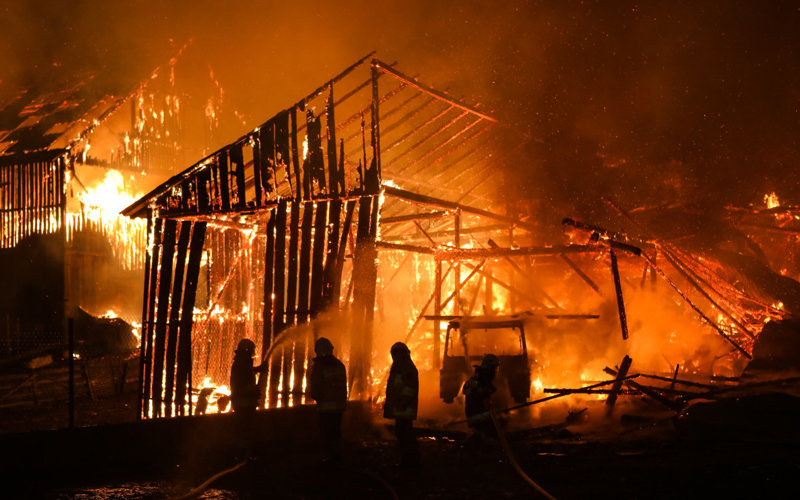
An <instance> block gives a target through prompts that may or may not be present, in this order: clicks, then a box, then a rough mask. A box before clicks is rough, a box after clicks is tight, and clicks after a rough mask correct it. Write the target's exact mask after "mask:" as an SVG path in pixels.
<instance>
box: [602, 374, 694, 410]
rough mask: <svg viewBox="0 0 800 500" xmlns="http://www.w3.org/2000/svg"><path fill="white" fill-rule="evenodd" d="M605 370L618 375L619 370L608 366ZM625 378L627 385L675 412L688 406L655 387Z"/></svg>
mask: <svg viewBox="0 0 800 500" xmlns="http://www.w3.org/2000/svg"><path fill="white" fill-rule="evenodd" d="M603 371H604V372H606V373H608V374H609V375H612V376H617V371H616V370H612V369H611V368H608V367H606V368H604V369H603ZM623 380H624V382H623V383H624V384H625V385H626V386H628V387H630V388H631V389H635V390H638V391H641V392H642V393H644V394H645V395H646V396H648V397H650V398H651V399H653V400H655V401H658V402H659V403H661V404H662V405H664V406H666V407H667V408H669V409H670V410H672V411H674V412H679V411H681V410H683V408H684V407H685V406H686V405H685V404H684V403H681V402H678V401H673V400H671V399H669V398H668V397H665V396H662V395H661V394H659V393H658V392H657V391H656V390H654V389H650V388H647V387H645V386H643V385H639V384H638V383H636V382H634V381H633V380H625V379H623Z"/></svg>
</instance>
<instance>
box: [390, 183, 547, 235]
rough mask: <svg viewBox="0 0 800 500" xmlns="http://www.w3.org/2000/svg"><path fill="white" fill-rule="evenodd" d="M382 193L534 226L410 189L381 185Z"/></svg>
mask: <svg viewBox="0 0 800 500" xmlns="http://www.w3.org/2000/svg"><path fill="white" fill-rule="evenodd" d="M383 190H384V193H385V194H386V195H388V196H394V197H395V198H400V199H402V200H406V201H408V202H411V203H416V204H419V205H428V206H434V207H438V208H443V209H446V210H460V211H461V213H465V214H472V215H479V216H481V217H486V218H488V219H493V220H497V221H501V222H505V223H506V224H512V225H515V226H517V227H519V228H522V229H527V230H529V231H535V230H536V226H535V225H533V224H530V223H528V222H523V221H520V220H516V219H513V218H510V217H506V216H503V215H499V214H495V213H492V212H489V211H486V210H481V209H479V208H473V207H470V206H469V205H463V204H461V203H455V202H452V201H447V200H441V199H438V198H434V197H432V196H425V195H422V194H418V193H412V192H410V191H406V190H404V189H399V188H396V187H392V186H387V185H385V184H384V185H383Z"/></svg>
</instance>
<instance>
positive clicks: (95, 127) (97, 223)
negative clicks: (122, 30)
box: [0, 44, 223, 356]
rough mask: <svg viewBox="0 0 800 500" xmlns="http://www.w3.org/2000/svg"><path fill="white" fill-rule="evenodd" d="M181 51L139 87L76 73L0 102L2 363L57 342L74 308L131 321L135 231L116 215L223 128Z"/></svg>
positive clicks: (138, 229) (200, 69)
mask: <svg viewBox="0 0 800 500" xmlns="http://www.w3.org/2000/svg"><path fill="white" fill-rule="evenodd" d="M190 50H191V44H189V45H187V46H186V47H184V48H183V49H181V51H179V53H178V54H177V55H176V56H175V57H174V58H173V59H172V60H170V61H169V62H168V63H167V64H165V65H163V66H162V67H159V68H157V69H156V70H155V71H154V72H153V73H152V74H150V75H149V76H148V77H147V78H146V79H144V80H143V81H141V82H139V83H138V84H130V85H127V84H126V83H124V82H122V81H120V80H118V79H115V78H114V77H112V76H110V75H108V74H106V73H103V72H94V73H90V72H85V73H80V74H75V75H72V76H71V77H70V78H69V79H68V80H67V81H61V80H59V81H54V82H51V83H50V84H47V85H45V86H44V87H43V86H42V85H39V86H37V87H36V88H26V89H23V90H20V91H18V92H17V93H16V94H14V95H11V96H10V98H9V99H8V100H7V102H2V103H0V266H2V268H0V273H2V275H3V276H4V286H3V290H2V291H0V320H1V321H0V324H2V326H1V327H0V331H2V332H3V333H2V335H0V345H2V351H3V355H5V356H10V355H17V354H21V353H23V352H24V351H25V350H27V349H28V348H29V347H31V346H35V345H37V344H42V343H48V342H49V343H52V342H60V341H61V340H63V339H59V338H57V337H58V336H59V335H60V336H62V337H63V335H62V334H61V333H59V334H58V335H55V333H54V332H64V331H65V322H64V319H65V318H66V317H73V318H74V317H77V315H78V314H79V313H78V310H79V309H82V310H84V311H85V312H88V313H89V314H91V315H94V316H100V315H110V316H112V317H113V316H123V317H125V318H127V320H128V321H131V320H134V319H136V314H135V313H134V311H136V310H138V303H137V302H136V300H135V299H133V300H132V299H131V298H130V297H131V296H138V295H139V290H140V289H141V288H140V287H141V282H140V280H139V279H138V274H139V273H140V272H141V269H142V268H143V266H144V248H145V246H146V226H145V225H144V224H143V223H142V222H141V221H138V220H131V219H128V218H125V217H120V216H119V215H118V212H119V211H120V210H121V209H122V208H124V207H125V206H127V205H128V204H129V203H131V202H132V201H133V200H135V199H136V197H137V196H140V195H141V194H142V193H143V192H144V191H145V190H146V189H148V188H149V187H150V186H152V185H155V184H157V183H158V182H161V181H162V180H163V179H164V178H165V177H167V176H169V175H171V174H173V173H175V172H176V171H177V169H178V165H182V164H184V162H185V161H186V158H187V157H193V156H197V155H201V154H202V153H203V151H204V149H211V144H213V143H214V141H217V140H218V138H217V135H218V134H219V133H220V127H221V125H220V121H221V120H222V119H223V118H222V117H223V112H222V95H223V93H222V89H221V87H220V86H219V84H218V82H216V81H215V80H214V78H213V72H211V73H210V74H209V69H208V67H207V66H206V65H205V64H203V63H202V61H198V59H197V57H196V55H194V54H185V52H186V51H190ZM198 82H199V83H198ZM199 96H206V97H203V98H200V97H199ZM137 331H138V330H137ZM54 335H55V337H56V338H51V337H53V336H54ZM132 342H133V346H132V347H135V346H136V341H135V339H133V340H132ZM26 346H27V347H26Z"/></svg>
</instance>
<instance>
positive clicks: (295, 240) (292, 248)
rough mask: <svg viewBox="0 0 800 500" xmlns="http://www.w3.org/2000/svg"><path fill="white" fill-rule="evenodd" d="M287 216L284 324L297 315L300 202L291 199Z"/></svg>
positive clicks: (289, 322) (290, 321)
mask: <svg viewBox="0 0 800 500" xmlns="http://www.w3.org/2000/svg"><path fill="white" fill-rule="evenodd" d="M290 210H291V212H290V216H289V265H288V271H287V272H288V275H287V284H286V324H287V325H289V326H291V325H294V323H295V318H296V316H297V250H298V247H299V244H300V241H299V240H300V203H298V202H296V201H293V202H292V206H291V209H290Z"/></svg>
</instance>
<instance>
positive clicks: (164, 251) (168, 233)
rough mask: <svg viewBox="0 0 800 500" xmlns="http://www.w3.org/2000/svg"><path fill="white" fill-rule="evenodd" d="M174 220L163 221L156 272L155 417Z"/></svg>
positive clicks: (159, 393)
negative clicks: (158, 263) (157, 270)
mask: <svg viewBox="0 0 800 500" xmlns="http://www.w3.org/2000/svg"><path fill="white" fill-rule="evenodd" d="M176 228H177V223H176V222H175V221H174V220H170V219H167V220H165V221H164V232H163V237H162V239H161V265H160V266H159V267H160V269H159V272H158V299H157V300H158V302H157V304H156V327H155V345H154V347H153V405H154V406H155V416H156V417H160V416H161V402H162V400H163V393H162V389H163V387H162V384H163V383H162V378H163V373H164V352H165V348H166V336H167V317H168V315H169V297H170V292H171V285H172V259H173V258H174V256H175V231H176Z"/></svg>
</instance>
